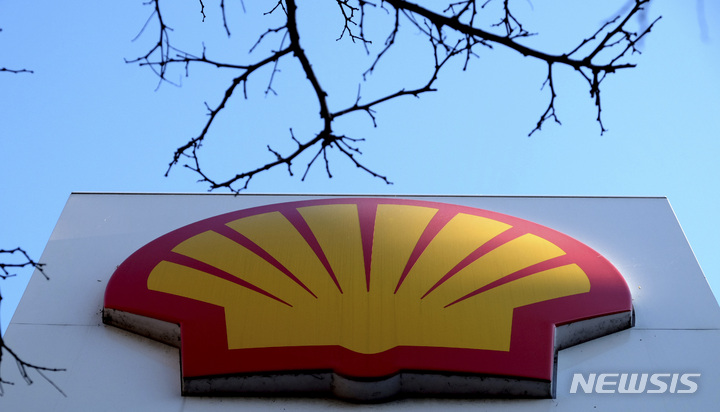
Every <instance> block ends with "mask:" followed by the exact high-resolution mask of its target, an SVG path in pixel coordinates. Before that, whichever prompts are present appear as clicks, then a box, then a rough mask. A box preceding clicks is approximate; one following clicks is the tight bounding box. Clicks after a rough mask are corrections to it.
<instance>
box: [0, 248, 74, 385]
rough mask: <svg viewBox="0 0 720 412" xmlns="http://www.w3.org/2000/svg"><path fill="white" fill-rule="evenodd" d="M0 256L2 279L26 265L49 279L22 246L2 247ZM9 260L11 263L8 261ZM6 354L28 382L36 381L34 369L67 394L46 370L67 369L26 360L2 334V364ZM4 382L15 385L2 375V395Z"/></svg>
mask: <svg viewBox="0 0 720 412" xmlns="http://www.w3.org/2000/svg"><path fill="white" fill-rule="evenodd" d="M0 256H2V257H1V258H0V259H1V261H0V271H2V273H0V279H7V278H9V277H14V276H16V273H15V270H16V269H22V268H25V267H32V268H34V269H36V270H37V271H38V272H40V274H42V275H43V276H44V277H45V279H47V280H49V279H50V278H49V277H48V275H47V274H46V273H45V270H44V268H45V264H44V263H40V262H36V261H35V260H33V259H32V258H31V257H30V255H29V254H28V253H27V252H26V251H25V250H24V249H22V248H19V247H17V248H15V249H8V250H5V249H0ZM13 256H20V260H18V261H12V258H13ZM8 260H9V261H10V262H11V263H8ZM1 303H2V294H1V293H0V304H1ZM4 354H7V355H9V356H10V359H12V360H14V361H15V364H16V365H17V368H18V372H19V373H20V377H21V378H22V379H23V380H24V381H25V382H26V383H27V384H28V385H31V384H32V383H33V382H34V381H33V379H32V377H31V376H30V373H31V372H32V371H34V372H35V373H37V374H38V375H40V377H42V378H43V379H45V380H46V381H48V383H50V385H52V386H53V387H54V388H55V389H57V390H58V392H60V393H61V394H62V395H63V396H66V395H65V393H64V392H63V391H62V389H60V387H58V386H57V385H56V384H55V382H53V381H52V379H50V378H49V377H48V376H47V375H46V374H45V372H60V371H64V370H65V369H60V368H48V367H45V366H40V365H36V364H33V363H30V362H27V361H25V360H24V359H23V358H21V357H20V356H19V355H18V354H17V353H16V352H15V351H14V350H13V349H11V348H10V347H9V346H8V345H7V343H6V342H5V340H4V339H3V337H2V335H0V364H2V361H3V357H4ZM3 384H7V385H14V382H12V381H8V380H6V379H4V378H3V377H2V376H0V396H2V395H3V394H4V393H5V390H4V387H3Z"/></svg>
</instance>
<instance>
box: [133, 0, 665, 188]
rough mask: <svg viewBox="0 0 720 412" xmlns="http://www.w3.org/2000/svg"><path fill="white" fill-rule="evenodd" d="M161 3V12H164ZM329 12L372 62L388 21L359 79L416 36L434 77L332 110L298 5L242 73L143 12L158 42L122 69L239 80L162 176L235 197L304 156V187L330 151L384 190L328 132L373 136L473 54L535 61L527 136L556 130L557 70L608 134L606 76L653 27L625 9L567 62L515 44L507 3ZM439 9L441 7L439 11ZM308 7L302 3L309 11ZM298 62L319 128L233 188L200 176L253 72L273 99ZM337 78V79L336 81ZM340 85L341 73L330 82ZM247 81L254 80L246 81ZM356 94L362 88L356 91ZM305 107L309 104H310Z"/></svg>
mask: <svg viewBox="0 0 720 412" xmlns="http://www.w3.org/2000/svg"><path fill="white" fill-rule="evenodd" d="M161 1H162V3H163V8H161ZM327 1H332V2H334V4H336V5H337V6H338V7H337V13H338V16H339V17H340V18H341V21H342V22H343V23H342V26H341V27H340V34H339V37H338V38H337V40H342V39H348V40H349V41H350V42H351V43H354V44H359V45H361V46H362V47H363V48H364V49H365V51H366V52H367V53H368V54H370V49H369V47H368V46H369V45H370V44H372V43H373V40H374V39H371V38H368V37H367V36H366V32H367V31H366V30H365V29H366V27H368V25H369V24H387V23H375V22H376V21H379V18H378V13H380V14H382V15H389V16H392V23H390V24H389V25H387V26H386V30H387V33H389V34H388V35H387V37H386V38H385V40H384V46H383V47H381V48H380V50H379V51H378V52H376V54H375V56H374V59H373V61H372V64H371V65H370V66H369V67H368V69H367V70H366V71H365V72H364V73H363V75H362V79H357V81H358V83H360V82H361V81H363V80H365V79H366V78H367V76H370V75H372V74H373V72H374V70H375V69H376V67H377V65H378V63H379V62H380V61H381V60H383V58H384V57H385V56H386V55H387V53H388V52H389V51H391V50H393V49H395V48H397V47H400V46H398V45H397V43H396V38H397V36H398V34H399V33H400V32H403V31H407V30H411V29H412V30H415V31H417V32H419V33H420V34H421V35H422V36H424V37H425V39H426V40H427V42H428V43H429V45H430V46H431V50H432V52H433V58H434V67H433V68H432V70H430V71H429V73H430V74H429V76H428V77H427V80H426V81H425V83H423V84H420V85H418V86H416V87H414V88H407V87H402V86H400V85H399V86H398V87H397V88H396V89H395V90H391V91H389V92H387V93H386V94H385V95H380V96H375V97H372V98H370V99H366V98H365V97H364V96H362V95H361V94H360V92H359V91H358V94H357V98H356V100H355V101H354V102H353V103H352V104H350V105H347V106H346V107H332V106H331V105H330V103H329V100H328V96H329V93H330V92H329V91H328V90H327V89H326V88H324V87H323V79H322V78H320V76H318V74H317V72H316V71H315V70H314V68H313V61H312V60H311V58H310V57H309V55H308V53H306V51H305V48H304V47H305V45H303V44H302V35H301V33H300V31H299V30H298V27H299V24H298V14H297V9H298V3H299V2H298V1H297V0H279V1H278V2H277V3H276V4H275V5H274V6H272V7H271V8H270V9H269V10H268V11H267V12H266V13H265V14H266V15H269V14H274V15H282V16H283V17H284V24H282V25H281V26H279V27H270V28H268V29H267V31H266V32H265V33H263V34H262V35H260V36H259V38H258V39H257V41H256V43H255V46H253V48H252V49H251V50H250V52H252V51H253V50H254V49H255V48H256V46H257V45H258V44H260V43H262V42H264V41H266V40H267V39H268V38H269V37H271V36H281V38H282V41H281V42H280V45H281V47H279V48H277V49H273V50H271V51H269V52H268V53H267V54H266V55H265V56H264V57H263V58H261V59H258V60H256V61H255V62H252V63H245V64H243V63H239V62H237V61H218V60H214V59H210V58H208V57H207V56H206V50H205V46H204V44H203V50H202V54H201V55H200V56H199V57H198V56H196V55H193V54H191V53H188V52H185V51H181V50H180V49H179V48H177V47H175V46H174V45H172V44H171V42H170V37H169V34H170V31H171V30H172V29H171V28H170V27H169V26H168V25H167V23H166V22H165V19H164V17H163V14H162V10H164V7H172V3H170V2H168V3H167V5H165V0H150V1H149V2H148V4H149V5H150V6H151V7H152V9H153V11H152V12H151V15H150V18H149V19H148V23H146V25H145V26H144V27H143V29H142V31H141V34H142V32H145V31H146V30H147V29H148V27H149V22H150V21H153V20H154V21H155V24H154V26H156V27H157V34H156V36H157V38H158V41H157V42H156V43H155V44H154V45H153V47H152V48H151V49H150V50H149V51H148V52H147V53H145V54H144V55H142V56H140V57H138V58H136V59H133V60H129V61H128V62H129V63H137V64H139V65H140V66H148V67H150V68H151V69H152V70H153V71H154V72H155V73H156V74H157V75H158V76H159V77H160V81H161V82H163V81H166V82H171V81H170V80H169V79H168V77H167V69H168V68H169V67H170V66H173V65H181V66H184V67H185V68H186V69H187V68H188V67H189V66H190V65H209V66H213V67H217V68H225V69H230V70H236V71H238V73H239V75H238V76H237V77H235V78H234V79H233V80H232V81H231V83H230V84H229V85H228V87H227V88H226V89H225V91H224V94H223V97H222V98H221V99H220V102H219V103H218V104H216V105H214V106H210V105H207V110H208V119H207V121H206V122H205V124H204V125H202V127H201V130H200V132H199V133H198V134H197V135H196V136H195V137H192V138H190V139H189V140H188V141H187V143H185V144H183V145H181V146H180V147H178V149H177V150H176V151H175V153H174V154H173V157H172V160H171V161H170V163H169V165H168V169H167V172H166V175H167V174H168V173H169V172H170V171H171V170H172V169H173V168H174V167H175V166H177V165H179V164H181V163H183V166H184V167H186V168H188V169H189V170H191V171H193V172H194V173H196V174H197V175H198V176H199V178H200V181H201V182H205V183H207V184H209V188H210V190H214V189H219V188H225V189H229V190H230V191H233V192H238V191H241V190H244V189H247V188H248V185H249V183H250V181H251V180H252V179H253V178H254V177H255V176H257V175H258V174H260V173H263V172H265V171H268V170H270V169H273V168H275V167H277V166H282V165H284V166H285V167H287V169H288V173H289V175H290V176H293V170H292V166H293V163H294V162H296V161H297V160H298V158H299V157H300V156H301V155H303V154H307V155H308V156H310V157H309V159H310V160H309V161H307V163H306V165H305V172H304V174H303V176H302V180H304V179H305V177H306V176H307V173H308V171H309V170H310V168H311V167H312V166H313V165H314V164H315V163H316V161H318V160H319V159H322V161H323V162H324V164H325V170H326V173H327V175H328V177H332V173H331V171H330V164H329V160H328V156H327V155H328V152H329V151H335V152H338V153H340V154H341V155H343V156H344V157H346V158H347V159H349V160H350V161H351V162H352V163H353V164H354V165H355V166H356V167H357V168H359V169H361V170H363V171H364V172H366V173H368V174H370V175H371V176H373V177H376V178H379V179H381V180H383V181H384V182H385V183H388V184H390V183H391V182H390V180H389V178H388V177H387V176H384V175H382V174H380V173H377V172H376V171H374V170H372V169H370V168H368V167H366V166H365V165H364V164H363V163H362V162H361V161H360V159H359V157H360V155H361V154H362V152H361V151H360V149H359V146H358V143H360V142H362V141H363V140H364V138H363V137H353V136H347V135H343V134H339V133H337V132H336V131H335V129H334V125H335V124H336V122H337V120H338V119H340V118H342V117H344V116H346V115H349V114H352V113H365V114H367V115H369V117H370V119H371V121H372V122H373V125H374V126H377V123H376V118H375V113H376V110H377V109H378V108H379V106H381V105H382V104H383V103H385V102H388V101H391V100H397V99H403V98H406V97H409V96H413V97H419V96H421V95H423V94H425V93H428V92H433V91H435V90H436V88H435V84H436V82H437V80H438V78H439V76H440V75H441V72H442V71H443V70H444V69H445V68H446V67H448V62H450V61H454V60H456V59H463V60H464V64H463V69H465V68H467V65H468V64H469V62H470V60H471V59H472V58H473V57H476V56H477V50H478V49H479V48H489V49H493V48H496V47H503V48H507V49H510V50H513V51H515V52H517V53H519V54H521V55H523V56H525V57H528V58H531V59H533V60H536V61H542V62H544V63H545V64H546V67H547V77H546V79H545V82H544V84H543V86H547V90H548V93H549V97H550V99H549V102H548V104H547V106H546V108H545V110H544V112H543V113H542V114H541V115H540V117H539V120H538V121H537V123H536V124H535V127H534V128H533V129H532V130H530V132H529V135H532V134H534V133H535V132H538V131H540V130H541V128H542V126H543V125H544V124H545V123H546V122H547V121H549V120H553V121H554V122H556V123H558V124H560V120H559V119H558V116H557V111H556V106H555V102H556V99H557V98H558V95H557V93H556V88H555V82H556V78H555V75H554V73H555V71H554V70H553V69H554V68H555V67H557V66H564V67H569V68H572V69H573V70H574V71H576V72H577V73H578V75H579V76H580V77H581V78H582V79H584V81H585V82H586V83H587V86H588V90H589V93H590V97H591V99H592V101H593V104H594V105H595V107H596V111H597V117H596V120H597V123H598V125H599V127H600V133H601V134H603V133H604V132H605V131H607V129H606V128H605V126H604V124H603V120H602V104H601V103H602V102H601V93H600V92H601V85H602V83H603V81H604V80H605V79H606V78H607V76H608V75H609V74H614V73H616V72H618V71H621V70H624V69H630V68H633V67H635V65H636V64H635V63H633V62H631V61H629V56H631V55H633V54H635V53H639V51H638V49H637V44H638V42H639V41H640V40H641V39H643V38H644V37H645V36H646V35H647V34H648V33H649V32H650V31H651V29H652V27H653V26H654V24H655V23H656V22H657V21H658V20H659V18H658V19H656V20H655V21H653V22H651V23H650V24H646V25H645V26H644V27H641V28H640V29H638V30H631V29H630V28H629V26H630V22H631V21H632V20H633V19H634V18H635V17H637V16H638V15H639V14H640V13H641V12H643V10H645V8H646V7H647V6H648V5H649V3H650V1H651V0H633V1H632V4H631V7H627V9H625V10H621V11H620V12H619V13H618V15H617V16H616V17H614V18H612V19H610V20H608V21H607V22H605V23H604V24H603V25H601V27H600V28H599V29H597V30H596V31H594V32H593V33H592V34H590V35H589V36H588V37H585V38H580V39H579V40H578V41H577V43H576V44H577V46H576V47H574V48H573V49H570V50H568V51H567V52H565V53H559V54H557V53H549V52H547V51H544V50H541V49H536V48H532V47H528V46H526V45H524V44H523V43H522V41H523V40H524V39H526V38H528V37H531V36H537V34H533V33H530V32H529V31H528V30H526V28H525V27H524V26H523V24H522V23H521V22H520V20H518V18H517V17H516V15H515V14H514V13H513V11H512V9H511V5H510V1H509V0H483V1H476V0H461V1H456V2H444V3H443V4H440V5H437V6H435V5H434V4H433V6H424V5H420V4H417V3H413V2H410V1H406V0H377V1H374V2H373V1H368V0H327ZM493 1H501V2H502V5H501V7H500V9H501V10H502V11H501V13H500V15H499V16H498V18H497V23H495V24H491V25H489V26H488V27H481V26H480V24H479V23H478V21H479V20H480V19H478V18H477V16H478V15H479V14H480V13H485V12H486V6H487V5H488V4H489V3H491V2H493ZM439 3H441V2H439ZM200 5H201V14H202V16H201V17H202V18H203V19H204V18H205V4H203V2H202V1H201V2H200ZM307 6H308V7H310V6H311V5H310V4H309V3H308V5H307ZM219 7H220V9H221V13H222V21H223V25H224V29H225V31H226V33H227V35H228V36H229V35H230V29H229V28H228V24H229V22H228V19H227V16H226V10H225V4H224V2H220V4H219ZM287 59H295V61H296V62H297V63H299V65H300V67H301V68H302V72H303V74H304V77H305V78H304V79H299V81H302V82H307V83H308V84H309V85H310V86H311V88H312V91H313V94H312V95H313V98H312V99H313V102H312V103H313V104H316V105H317V107H318V117H319V119H320V121H321V127H320V128H319V129H318V130H317V131H316V132H315V133H314V135H310V136H295V134H294V133H293V132H292V129H291V130H290V139H291V140H292V141H293V142H294V143H295V144H296V147H295V149H294V150H290V151H280V150H276V149H273V148H272V147H270V146H269V145H268V146H267V150H268V152H270V155H271V156H270V158H269V160H268V161H265V162H260V164H259V165H256V166H252V165H249V166H247V167H246V168H245V169H244V170H241V171H239V172H238V173H236V174H235V175H234V176H231V177H230V178H222V179H221V178H217V177H215V176H211V175H210V174H208V173H206V171H205V169H203V167H202V163H201V160H200V149H201V148H202V145H203V142H204V141H205V140H206V139H208V138H209V137H210V135H211V130H212V129H213V125H214V124H215V122H216V120H217V118H218V116H220V115H221V113H222V112H224V111H225V109H226V108H227V104H228V102H229V101H230V100H232V99H233V98H237V89H238V87H239V86H242V88H243V97H244V98H246V99H247V98H248V96H247V92H246V86H247V84H248V82H250V81H251V79H252V78H253V75H254V74H255V73H257V71H258V70H259V69H262V68H266V67H272V77H271V80H270V84H269V85H268V87H267V89H266V94H267V93H268V92H274V89H273V87H272V78H273V77H274V75H275V73H276V72H277V71H278V69H277V68H278V65H279V64H280V63H281V61H285V60H287ZM336 74H337V73H336ZM337 75H343V73H340V74H337ZM253 81H254V80H253ZM358 90H359V88H358ZM309 103H310V102H308V104H309Z"/></svg>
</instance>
